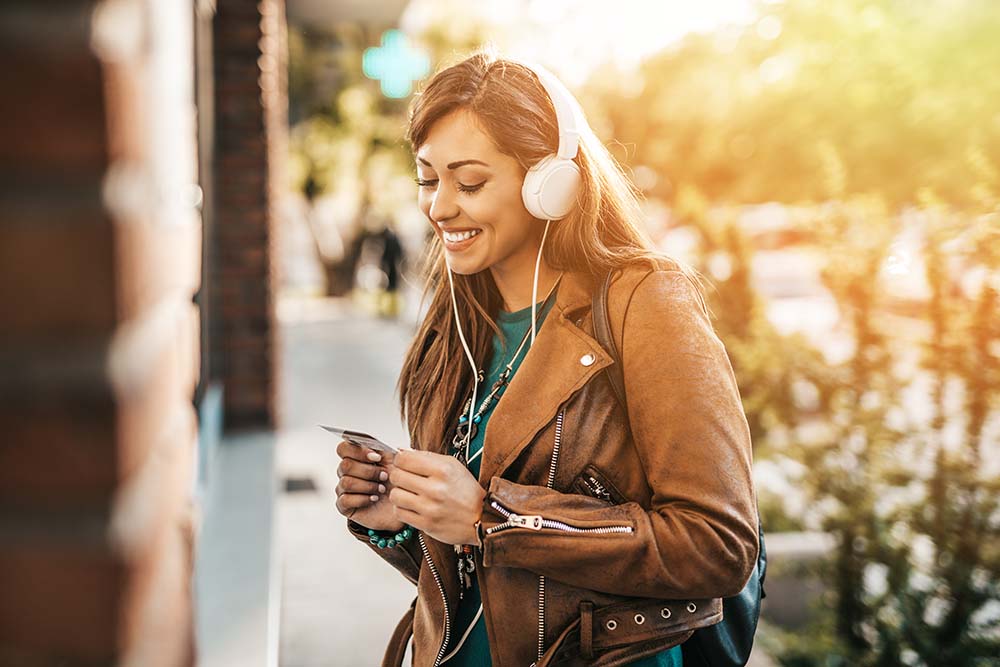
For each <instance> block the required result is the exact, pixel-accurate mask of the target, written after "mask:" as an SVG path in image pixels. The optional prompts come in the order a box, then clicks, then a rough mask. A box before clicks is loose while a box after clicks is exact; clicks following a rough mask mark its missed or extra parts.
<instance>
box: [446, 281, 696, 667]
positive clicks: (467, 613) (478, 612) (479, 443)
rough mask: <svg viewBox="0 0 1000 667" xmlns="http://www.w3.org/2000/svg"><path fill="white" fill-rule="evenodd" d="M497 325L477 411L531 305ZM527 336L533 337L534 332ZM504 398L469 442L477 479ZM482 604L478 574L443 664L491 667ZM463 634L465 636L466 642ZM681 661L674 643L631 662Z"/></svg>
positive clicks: (671, 664)
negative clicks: (489, 432) (490, 428)
mask: <svg viewBox="0 0 1000 667" xmlns="http://www.w3.org/2000/svg"><path fill="white" fill-rule="evenodd" d="M553 303H555V298H550V299H549V302H548V304H546V305H545V307H543V308H542V309H541V311H540V312H539V315H538V325H537V329H538V330H541V326H542V325H541V323H542V322H543V321H544V319H545V316H546V315H547V314H548V312H549V310H551V309H552V304H553ZM539 306H541V304H539ZM497 325H498V327H499V328H500V333H501V334H502V335H503V337H504V340H505V341H506V342H507V349H506V350H504V349H503V347H502V346H501V341H500V337H499V336H494V337H493V357H492V362H491V363H490V371H489V374H488V375H487V377H486V382H484V383H482V384H481V385H480V386H481V387H485V389H483V391H481V392H476V393H477V396H476V403H477V405H476V410H477V411H478V410H479V405H478V404H479V403H481V402H482V400H483V398H485V396H486V394H487V393H488V392H489V388H490V387H492V386H493V383H494V382H496V381H497V379H498V378H499V377H500V373H501V372H503V370H504V368H506V367H507V364H508V363H510V360H511V357H513V356H514V353H515V352H516V351H517V346H518V345H519V344H520V342H521V338H522V336H524V334H525V332H527V331H528V330H529V329H530V328H531V306H528V307H527V308H523V309H521V310H518V311H516V312H513V313H508V312H505V311H500V312H499V313H498V314H497ZM528 335H529V336H530V335H531V334H528ZM530 345H531V341H530V340H529V341H528V342H527V343H525V345H524V349H523V350H521V354H520V356H519V357H518V359H517V361H516V362H514V365H513V366H511V376H510V378H509V379H508V383H509V382H511V381H512V380H513V378H514V375H515V374H516V373H517V369H518V368H520V366H521V362H522V361H523V360H524V358H525V357H526V356H527V355H528V346H530ZM480 394H481V395H480ZM502 399H503V391H501V392H500V395H499V397H498V398H497V399H496V400H494V401H493V404H492V405H490V407H489V408H487V409H486V411H485V412H484V413H483V416H482V420H481V421H480V423H479V429H478V431H477V432H476V437H474V438H473V439H472V441H471V442H470V443H469V453H468V454H469V470H470V471H472V474H473V475H475V476H476V477H477V478H478V477H479V468H480V463H481V461H482V450H483V442H484V440H485V438H486V424H487V422H488V421H489V418H490V415H491V414H492V413H493V409H494V408H495V407H496V405H497V403H499V402H500V400H502ZM482 604H483V603H482V598H481V597H480V593H479V581H478V579H477V577H476V576H473V578H472V588H471V589H469V590H467V591H466V592H465V596H464V597H463V599H462V601H461V602H460V603H459V605H458V611H457V613H456V614H455V622H454V624H453V625H452V629H451V641H450V645H449V646H448V650H447V651H446V652H445V660H444V661H443V662H442V664H447V665H448V666H449V667H492V664H493V663H492V658H491V657H490V643H489V637H488V635H487V633H486V619H485V618H484V617H483V613H482ZM463 637H464V638H465V639H464V641H463ZM459 642H461V647H460V648H459V649H458V652H457V653H454V654H453V652H454V651H455V648H456V647H457V646H459ZM682 664H683V663H682V661H681V647H680V646H675V647H673V648H672V649H669V650H667V651H664V652H662V653H660V654H658V655H654V656H650V657H648V658H643V659H642V660H639V661H638V662H633V663H630V665H631V666H632V667H682Z"/></svg>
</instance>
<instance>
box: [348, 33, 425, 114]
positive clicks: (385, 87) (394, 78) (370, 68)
mask: <svg viewBox="0 0 1000 667" xmlns="http://www.w3.org/2000/svg"><path fill="white" fill-rule="evenodd" d="M361 69H362V71H363V72H364V73H365V76H367V77H368V78H369V79H376V80H377V81H379V84H380V87H381V88H382V94H383V95H385V96H386V97H393V98H400V97H406V96H407V95H409V94H410V91H411V90H413V82H414V81H417V80H419V79H422V78H424V77H425V76H427V73H428V72H429V71H430V60H429V59H428V58H427V56H426V54H424V53H423V52H422V51H420V50H419V49H415V48H413V47H412V46H411V45H410V42H409V40H408V39H407V38H406V35H404V34H403V33H401V32H400V31H399V30H386V31H385V32H384V33H383V34H382V46H374V47H371V48H368V49H365V52H364V54H363V55H362V56H361Z"/></svg>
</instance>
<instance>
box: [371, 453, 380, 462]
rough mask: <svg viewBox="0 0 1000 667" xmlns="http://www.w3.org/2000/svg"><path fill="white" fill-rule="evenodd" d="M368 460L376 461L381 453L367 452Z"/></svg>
mask: <svg viewBox="0 0 1000 667" xmlns="http://www.w3.org/2000/svg"><path fill="white" fill-rule="evenodd" d="M368 460H369V461H376V462H378V461H381V460H382V455H381V454H379V453H378V452H368Z"/></svg>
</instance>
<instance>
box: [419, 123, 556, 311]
mask: <svg viewBox="0 0 1000 667" xmlns="http://www.w3.org/2000/svg"><path fill="white" fill-rule="evenodd" d="M472 156H474V157H472ZM435 165H437V168H435ZM524 173H525V169H524V168H523V167H522V166H521V165H520V164H519V163H518V161H517V160H516V159H514V157H512V156H511V155H505V154H504V153H502V152H500V150H499V149H498V148H497V146H496V144H495V143H494V142H493V140H492V139H490V137H489V135H488V134H487V133H486V132H485V131H484V130H483V129H482V128H481V124H480V123H479V122H478V121H477V119H476V116H475V115H474V114H473V113H472V112H470V111H467V110H464V109H458V110H455V111H453V112H451V113H449V114H448V115H446V116H444V117H443V118H441V119H440V120H438V121H437V122H436V123H434V125H433V126H432V127H431V128H430V130H429V132H428V134H427V137H426V139H424V141H423V143H422V144H421V146H420V148H419V149H418V151H417V174H418V183H419V185H420V194H419V197H418V202H419V205H420V210H422V211H423V212H424V215H426V216H427V219H428V220H429V221H430V222H431V225H432V226H433V228H434V231H435V232H436V233H437V235H438V237H439V238H441V240H442V242H443V245H444V251H445V253H446V255H447V261H448V265H449V266H450V267H451V270H452V271H454V272H455V273H458V274H462V275H471V274H475V273H479V272H481V271H484V270H486V269H489V270H490V273H491V274H492V276H493V280H494V282H495V283H496V286H497V289H498V290H499V291H500V294H501V295H503V296H504V308H505V310H507V311H516V310H520V309H521V308H524V307H526V306H528V305H530V295H531V290H530V289H524V288H525V286H526V284H525V283H523V282H522V281H523V280H524V279H525V278H529V279H530V278H531V277H532V267H534V264H535V258H536V255H537V254H538V248H539V245H540V243H541V238H542V232H543V226H542V225H539V224H538V223H537V221H536V220H535V218H533V217H532V216H531V214H530V213H528V211H527V210H526V209H525V208H524V206H523V204H521V201H520V200H521V185H522V184H523V182H524ZM519 204H520V205H519ZM555 276H556V272H555V271H554V270H552V269H551V268H550V267H549V266H548V264H547V263H543V264H542V267H541V269H540V275H539V283H540V284H542V285H545V286H551V285H552V284H553V282H554V281H555Z"/></svg>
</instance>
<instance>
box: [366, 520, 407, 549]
mask: <svg viewBox="0 0 1000 667" xmlns="http://www.w3.org/2000/svg"><path fill="white" fill-rule="evenodd" d="M411 535H413V528H412V527H411V526H408V525H404V526H403V529H402V530H401V531H399V532H398V533H389V534H387V533H385V532H383V531H380V530H375V529H373V528H369V529H368V541H369V542H370V543H372V544H374V545H375V546H377V547H378V548H379V549H395V548H396V547H398V546H400V545H401V544H402V543H403V542H405V541H406V540H408V539H410V536H411Z"/></svg>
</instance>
